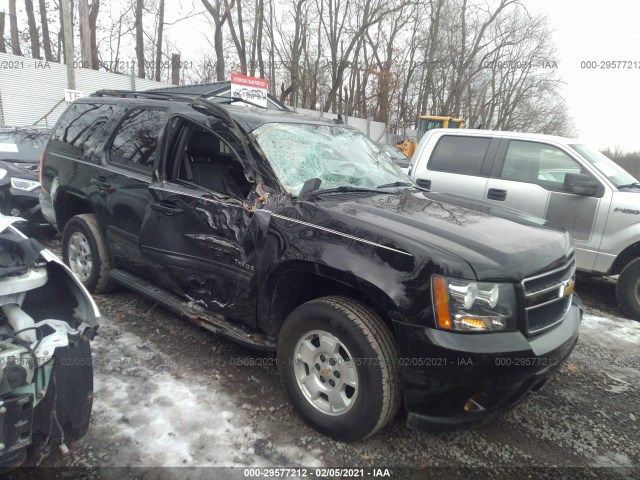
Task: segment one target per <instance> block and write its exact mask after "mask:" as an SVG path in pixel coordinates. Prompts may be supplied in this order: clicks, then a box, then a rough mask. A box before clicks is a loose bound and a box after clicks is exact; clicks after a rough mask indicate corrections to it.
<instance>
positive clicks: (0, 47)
mask: <svg viewBox="0 0 640 480" xmlns="http://www.w3.org/2000/svg"><path fill="white" fill-rule="evenodd" d="M4 22H5V13H4V12H0V53H7V46H6V45H5V43H4Z"/></svg>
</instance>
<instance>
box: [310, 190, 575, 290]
mask: <svg viewBox="0 0 640 480" xmlns="http://www.w3.org/2000/svg"><path fill="white" fill-rule="evenodd" d="M316 206H317V207H319V208H321V209H325V210H330V211H332V212H334V214H335V213H338V214H341V215H347V216H349V217H352V218H353V219H359V220H360V221H361V222H367V223H370V224H372V225H374V226H375V229H372V232H373V231H377V232H379V233H380V234H383V235H384V236H385V237H387V238H393V239H395V240H396V241H397V242H399V243H400V242H402V238H403V237H404V238H406V239H408V240H409V239H410V240H411V242H407V244H409V243H411V244H414V245H415V243H416V242H417V243H424V244H429V245H435V246H437V247H439V248H441V249H444V250H447V251H449V252H450V253H452V254H454V255H456V256H458V257H461V258H462V259H464V260H465V261H467V262H468V263H469V265H471V267H472V268H473V269H474V271H475V272H476V275H477V278H478V280H511V281H520V280H522V279H523V278H526V277H528V276H530V275H532V274H535V273H539V272H541V271H544V270H547V269H549V268H552V267H555V266H557V265H559V264H562V263H563V262H565V261H567V260H568V259H569V258H570V257H571V255H572V254H573V246H572V240H571V236H570V235H569V234H568V233H567V232H565V231H563V230H559V229H557V228H555V227H553V226H551V225H550V224H549V223H548V222H546V221H545V220H542V219H538V218H535V217H531V216H528V215H526V214H524V213H520V212H518V211H516V210H512V209H509V208H504V207H499V206H495V205H493V204H490V203H488V202H483V201H479V200H473V199H469V198H466V197H459V196H454V195H444V194H438V193H422V192H419V193H415V192H409V191H408V192H404V193H401V194H398V195H373V196H359V197H356V196H349V197H347V196H344V197H342V196H339V195H333V196H331V197H330V196H324V197H323V199H322V200H320V199H318V201H317V202H316ZM345 233H349V232H345ZM398 247H399V248H404V246H403V245H398ZM406 250H408V251H411V250H412V249H406Z"/></svg>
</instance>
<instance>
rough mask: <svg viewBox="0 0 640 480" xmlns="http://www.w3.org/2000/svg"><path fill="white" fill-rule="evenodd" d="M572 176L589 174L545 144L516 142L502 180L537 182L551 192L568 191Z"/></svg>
mask: <svg viewBox="0 0 640 480" xmlns="http://www.w3.org/2000/svg"><path fill="white" fill-rule="evenodd" d="M568 173H586V172H585V171H584V169H583V168H582V167H581V166H580V164H579V163H578V162H576V161H575V160H574V159H573V158H571V157H570V156H569V155H567V154H566V153H564V152H563V151H562V150H560V149H558V148H556V147H554V146H552V145H547V144H544V143H538V142H525V141H520V140H512V141H511V142H509V148H508V150H507V154H506V157H505V160H504V166H503V167H502V173H501V174H500V178H502V179H504V180H515V181H518V182H527V183H535V184H538V185H540V186H541V187H543V188H546V189H547V190H555V191H560V192H562V191H564V179H565V176H566V175H567V174H568Z"/></svg>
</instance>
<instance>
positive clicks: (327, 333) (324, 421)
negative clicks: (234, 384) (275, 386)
mask: <svg viewBox="0 0 640 480" xmlns="http://www.w3.org/2000/svg"><path fill="white" fill-rule="evenodd" d="M277 348H278V353H277V355H278V369H279V371H280V377H281V381H282V384H283V386H284V389H285V391H286V392H287V394H288V396H289V398H290V400H291V402H292V404H293V406H294V408H295V409H296V411H297V412H298V413H299V415H300V416H301V417H302V418H303V419H304V420H305V421H306V422H307V423H308V424H310V425H311V426H312V427H313V428H315V429H316V430H318V431H319V432H321V433H323V434H324V435H326V436H328V437H331V438H333V439H335V440H339V441H344V442H350V441H355V440H361V439H364V438H367V437H369V436H371V435H373V434H374V433H376V432H377V431H378V430H380V429H381V428H383V427H384V426H385V425H386V424H387V423H388V422H389V421H390V420H391V419H392V418H393V417H394V416H395V414H396V412H397V411H398V407H399V405H400V369H399V366H398V351H397V347H396V344H395V341H394V339H393V337H392V335H391V332H390V331H389V329H388V328H387V326H386V325H385V323H384V322H383V321H382V319H381V318H380V317H379V316H378V315H377V314H376V313H375V312H374V311H373V310H371V309H369V308H368V307H366V306H365V305H363V304H361V303H360V302H357V301H354V300H351V299H349V298H345V297H338V296H333V297H324V298H320V299H317V300H312V301H310V302H307V303H305V304H303V305H301V306H299V307H298V308H296V309H295V310H294V311H293V312H292V313H291V314H290V315H289V316H288V317H287V319H286V320H285V322H284V323H283V325H282V327H281V329H280V334H279V337H278V346H277Z"/></svg>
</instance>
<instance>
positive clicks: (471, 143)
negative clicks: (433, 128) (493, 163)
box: [429, 135, 491, 175]
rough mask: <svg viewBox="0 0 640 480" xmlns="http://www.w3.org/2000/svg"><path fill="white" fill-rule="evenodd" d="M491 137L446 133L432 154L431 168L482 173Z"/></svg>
mask: <svg viewBox="0 0 640 480" xmlns="http://www.w3.org/2000/svg"><path fill="white" fill-rule="evenodd" d="M490 143H491V139H490V138H478V137H462V136H454V135H445V136H444V137H442V138H441V139H440V141H439V142H438V145H436V148H435V150H434V151H433V153H432V154H431V160H430V161H429V170H437V171H440V172H450V173H460V174H462V175H480V170H481V169H482V162H483V161H484V157H485V155H486V154H487V150H488V149H489V144H490Z"/></svg>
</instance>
